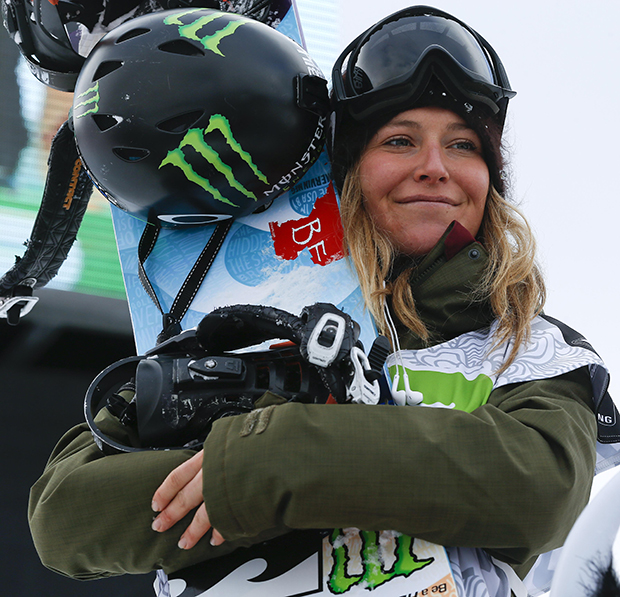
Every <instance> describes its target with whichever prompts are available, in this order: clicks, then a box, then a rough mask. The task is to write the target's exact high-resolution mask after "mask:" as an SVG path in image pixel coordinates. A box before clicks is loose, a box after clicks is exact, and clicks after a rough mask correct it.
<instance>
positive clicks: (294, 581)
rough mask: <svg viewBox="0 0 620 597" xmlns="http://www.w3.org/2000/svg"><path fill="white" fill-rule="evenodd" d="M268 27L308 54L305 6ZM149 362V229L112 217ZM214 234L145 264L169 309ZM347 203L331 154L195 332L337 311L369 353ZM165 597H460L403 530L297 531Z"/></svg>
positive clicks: (191, 575)
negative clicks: (252, 309)
mask: <svg viewBox="0 0 620 597" xmlns="http://www.w3.org/2000/svg"><path fill="white" fill-rule="evenodd" d="M270 10H271V11H272V14H270V15H269V17H268V19H267V21H266V22H267V23H268V24H270V25H271V26H273V27H275V28H276V29H277V30H278V31H280V32H282V33H284V34H285V35H287V36H289V37H290V38H292V39H293V40H294V41H296V42H297V43H298V44H300V45H301V46H304V41H303V36H302V30H301V27H300V23H299V18H298V14H297V11H296V7H295V3H294V1H291V0H276V1H274V2H272V4H271V9H270ZM111 209H112V220H113V225H114V231H115V236H116V242H117V245H118V251H119V256H120V262H121V269H122V273H123V278H124V282H125V287H126V291H127V298H128V303H129V309H130V314H131V320H132V325H133V331H134V336H135V342H136V348H137V352H138V354H144V353H145V352H146V351H148V350H150V349H152V348H153V347H154V346H155V345H156V341H157V336H158V334H159V332H160V331H161V329H162V316H161V313H160V310H159V308H158V307H157V306H156V305H155V303H154V301H153V300H152V298H151V297H150V296H149V294H148V293H147V291H146V290H145V289H144V287H143V285H142V283H141V281H140V274H139V265H140V264H139V258H138V246H139V243H140V239H141V236H142V233H143V231H144V228H145V225H146V224H145V223H144V222H143V221H141V220H138V219H136V218H135V217H133V216H131V215H129V214H128V213H126V212H124V211H122V210H120V209H119V208H117V207H115V206H111ZM214 230H215V225H210V226H208V225H207V226H201V227H195V228H189V229H178V228H177V229H162V230H161V232H160V234H159V237H158V238H157V242H156V244H155V246H154V248H153V250H152V251H151V252H150V254H149V255H148V259H147V260H146V261H145V262H144V263H143V266H144V270H145V271H146V274H147V276H148V279H149V281H150V284H151V286H152V290H153V291H154V292H155V294H156V296H157V299H158V301H159V303H160V305H161V306H162V307H164V308H165V307H170V305H171V304H172V303H173V301H174V299H175V296H176V295H177V293H178V291H179V289H180V288H181V286H182V285H183V283H184V281H185V278H186V276H187V275H188V273H189V271H190V270H191V269H192V267H193V265H194V263H195V262H196V259H197V258H198V256H199V255H200V253H201V251H202V250H203V248H204V247H205V245H206V243H207V242H208V241H209V239H210V238H211V235H212V234H214ZM342 236H343V234H342V226H341V223H340V215H339V207H338V197H337V193H336V191H335V189H334V186H333V183H332V181H331V175H330V165H329V159H328V156H327V153H326V152H325V151H324V152H323V153H322V154H321V156H320V158H319V159H318V160H317V161H316V162H315V163H314V165H313V166H312V167H311V168H310V170H309V171H308V172H307V173H306V175H305V176H304V177H303V178H302V179H301V180H300V181H299V182H298V183H297V184H295V185H294V186H293V187H292V188H291V189H290V190H289V191H288V192H286V193H285V194H283V195H281V196H279V197H278V198H277V199H276V200H275V201H274V203H273V205H271V206H270V207H269V208H268V209H266V210H265V211H264V212H262V213H256V214H252V215H249V216H246V217H243V218H239V219H237V220H235V221H234V222H233V224H232V226H231V228H230V230H229V232H228V234H227V235H226V237H225V239H224V241H223V243H222V245H221V248H220V249H219V251H218V253H217V255H216V257H215V259H214V261H213V263H212V265H211V267H210V269H209V270H208V272H207V274H206V276H205V278H204V280H203V282H202V284H201V285H200V287H199V288H198V290H197V292H196V294H195V296H194V298H193V301H192V303H191V305H190V307H189V309H188V310H187V312H186V313H185V315H184V317H183V319H182V320H181V327H182V328H183V329H184V330H187V329H190V328H193V327H195V326H196V325H197V324H198V323H199V322H200V321H201V319H202V318H203V317H204V316H205V314H207V313H209V312H211V311H213V310H214V309H216V308H218V307H223V306H228V305H235V304H241V303H243V304H256V305H268V306H272V307H277V308H279V309H283V310H285V311H288V312H290V313H293V314H295V315H298V314H299V313H300V312H301V310H302V309H303V307H305V306H308V305H312V304H314V303H316V302H324V303H332V304H334V305H335V306H337V307H338V308H339V309H341V310H343V311H345V312H346V313H348V314H349V315H350V316H351V317H352V318H353V319H354V320H355V321H357V322H358V324H359V325H360V327H361V334H360V340H361V341H362V343H363V345H364V348H365V350H366V351H368V350H369V348H370V346H371V345H372V342H373V341H374V339H375V337H376V329H375V326H374V323H373V321H372V319H371V317H370V315H369V314H368V312H367V311H366V310H365V309H364V302H363V298H362V294H361V291H360V288H359V283H358V280H357V278H356V275H355V273H354V271H353V269H352V267H351V266H350V265H349V263H348V262H347V260H346V259H345V258H344V252H343V248H342ZM155 590H156V593H157V595H158V596H160V597H198V596H204V597H229V596H230V595H235V597H244V596H247V597H250V596H251V597H263V596H264V597H267V596H269V597H293V596H301V595H338V594H343V593H346V594H347V595H353V596H355V595H368V591H369V590H372V595H373V596H374V595H376V596H377V597H401V596H404V595H431V594H432V595H434V594H444V595H446V596H454V597H456V595H457V593H456V589H455V587H454V581H453V579H452V575H451V572H450V566H449V562H448V559H447V556H446V552H445V549H444V548H443V547H440V546H437V545H433V544H430V543H427V542H424V541H419V540H415V539H412V538H411V537H406V536H404V535H400V534H398V533H394V532H392V531H384V532H381V533H376V532H366V531H358V530H357V529H337V530H333V531H331V532H329V533H327V534H325V533H319V532H318V531H309V532H293V533H290V534H288V535H286V536H284V537H281V538H279V539H277V540H274V541H270V542H268V543H264V544H259V545H256V546H254V547H252V548H251V549H239V550H237V551H235V552H233V553H232V554H230V555H227V556H223V557H221V558H217V559H216V560H213V561H211V562H206V563H204V564H200V565H197V566H194V567H192V568H188V569H185V570H182V571H180V572H178V573H176V574H174V575H171V576H170V578H168V577H167V576H166V575H165V574H164V573H163V572H158V574H157V579H156V582H155Z"/></svg>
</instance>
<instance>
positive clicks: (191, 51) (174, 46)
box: [159, 39, 205, 56]
mask: <svg viewBox="0 0 620 597" xmlns="http://www.w3.org/2000/svg"><path fill="white" fill-rule="evenodd" d="M159 49H160V50H161V51H162V52H168V53H169V54H181V55H182V56H204V55H205V53H204V52H203V51H202V50H201V49H200V48H199V47H198V46H195V45H194V44H193V43H191V42H189V41H186V40H184V39H175V40H173V41H168V42H166V43H164V44H161V45H160V46H159Z"/></svg>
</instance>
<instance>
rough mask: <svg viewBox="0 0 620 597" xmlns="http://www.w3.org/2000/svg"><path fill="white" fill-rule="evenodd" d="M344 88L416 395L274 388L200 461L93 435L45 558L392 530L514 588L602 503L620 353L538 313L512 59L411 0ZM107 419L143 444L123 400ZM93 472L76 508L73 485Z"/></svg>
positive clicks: (223, 426)
mask: <svg viewBox="0 0 620 597" xmlns="http://www.w3.org/2000/svg"><path fill="white" fill-rule="evenodd" d="M411 55H413V56H414V58H413V59H412V58H411ZM346 58H348V63H347V67H346V69H343V67H342V65H343V63H344V61H345V59H346ZM333 82H334V104H335V118H334V120H333V129H332V136H333V138H332V142H331V154H332V159H333V166H334V178H335V181H336V184H337V186H338V187H339V190H340V191H341V194H342V202H341V203H342V218H343V226H344V230H345V239H346V243H347V247H348V250H349V253H350V256H351V259H352V261H353V264H354V265H355V267H356V268H357V270H358V272H359V274H360V280H361V285H362V290H363V293H364V296H365V299H366V302H367V305H368V308H369V309H370V310H371V312H372V314H373V315H374V317H375V319H376V321H377V324H378V327H379V329H380V330H381V331H382V332H384V333H385V334H387V335H388V336H389V337H390V338H391V340H392V343H393V345H394V348H395V349H398V350H396V352H395V354H394V355H392V356H391V357H390V360H389V365H390V368H391V371H392V373H393V376H394V383H393V385H392V388H391V392H390V393H391V397H390V398H391V401H392V402H394V403H396V404H401V405H408V406H407V407H406V408H396V407H394V406H392V405H378V406H373V407H367V406H358V405H329V406H325V405H302V404H280V402H281V401H279V400H278V399H277V397H274V396H269V395H267V396H266V397H265V399H264V400H263V401H262V403H261V406H262V407H267V406H268V405H271V408H265V409H264V410H262V411H260V413H259V415H257V416H254V417H253V416H252V415H248V417H246V416H238V417H227V418H225V419H221V420H220V421H218V422H217V423H216V424H215V425H214V428H213V430H212V431H211V433H210V434H209V436H208V437H207V440H206V442H205V444H204V450H203V451H201V452H199V453H197V454H195V455H194V454H192V453H191V452H188V451H185V452H183V451H175V452H164V453H161V452H159V453H152V452H142V453H137V454H123V455H117V456H114V457H107V458H106V457H103V456H102V454H101V453H100V452H99V450H98V448H97V447H96V446H95V444H94V443H93V441H92V437H91V436H90V433H89V432H88V429H87V428H85V427H84V426H82V427H80V428H76V429H74V430H73V431H72V432H70V433H69V435H67V436H65V438H63V440H61V443H60V444H59V445H58V446H57V448H56V450H55V452H54V454H53V455H52V457H51V459H50V462H49V464H48V467H47V469H46V472H45V473H44V475H43V477H42V478H41V479H40V480H39V482H38V483H37V484H36V485H35V487H34V488H33V491H32V496H31V509H30V521H31V526H32V529H33V536H34V538H35V543H36V545H37V548H38V550H39V553H40V555H41V557H42V559H43V561H44V563H46V565H48V566H50V567H52V568H54V569H57V570H59V571H60V572H62V573H64V574H69V575H71V576H74V577H78V578H95V577H98V576H105V575H109V574H119V573H124V572H129V573H140V572H146V571H149V570H153V569H156V568H163V569H164V570H165V571H166V572H173V571H175V570H179V569H180V568H183V567H186V566H189V565H191V564H194V563H198V562H202V561H204V560H207V559H209V558H214V557H218V556H221V555H224V554H226V553H229V552H231V551H232V550H234V549H236V548H237V547H239V546H248V545H252V544H255V543H258V542H260V541H264V540H266V539H271V538H273V537H276V536H279V535H282V534H284V533H287V532H288V531H290V530H291V529H332V528H345V527H355V528H358V529H363V530H367V531H381V530H385V529H393V530H395V531H397V532H398V533H404V534H405V535H409V536H412V537H416V538H419V539H423V540H425V541H428V542H430V543H432V544H437V545H443V546H446V547H447V553H448V556H449V559H450V564H451V567H452V575H453V577H454V582H455V584H456V587H457V588H458V591H459V594H460V595H461V596H463V595H474V594H476V595H477V594H480V593H478V592H476V591H478V590H479V589H477V588H476V587H477V586H479V585H480V584H482V585H484V586H485V587H486V590H487V592H488V594H490V595H498V596H502V597H507V596H508V595H509V594H510V585H511V584H512V588H513V590H514V591H515V592H517V591H519V590H520V587H519V581H518V579H517V578H516V576H515V575H514V573H513V572H511V570H513V569H514V570H516V571H517V573H518V574H519V576H521V577H523V576H524V575H525V574H526V573H527V571H528V570H529V569H530V568H531V566H532V563H533V562H534V561H535V559H536V557H537V556H538V554H540V553H542V552H545V551H549V550H551V549H554V548H556V547H559V546H560V545H561V544H562V542H563V541H564V538H565V537H566V535H567V533H568V530H569V529H570V527H571V525H572V523H573V522H574V521H575V519H576V518H577V516H578V514H579V512H580V511H581V510H582V509H583V507H584V506H585V504H586V502H587V499H588V495H589V489H590V482H591V478H592V475H593V470H594V461H595V443H596V422H595V416H594V414H593V407H592V398H593V392H598V390H597V389H596V388H595V389H593V385H592V384H591V380H590V371H592V372H594V371H595V370H598V369H599V368H602V364H601V363H600V361H599V360H598V358H597V357H596V356H595V355H594V353H592V352H590V351H589V350H587V349H584V348H579V347H569V346H568V345H567V344H566V343H565V342H564V341H563V339H562V334H561V333H560V331H559V328H558V327H557V326H555V325H553V324H551V323H549V322H547V321H546V320H544V319H542V318H540V317H537V315H538V314H539V313H540V311H541V309H542V306H543V303H544V295H545V292H544V285H543V282H542V279H541V276H540V273H539V271H538V269H537V268H536V265H535V263H534V256H533V253H534V249H533V240H532V238H531V234H530V231H529V228H528V227H527V224H526V223H525V222H524V220H523V219H522V218H521V216H520V215H519V214H518V212H516V210H515V209H514V208H512V207H511V206H510V205H509V204H508V203H507V202H506V201H505V200H504V199H503V198H502V193H504V192H505V188H504V185H505V179H504V176H503V172H502V161H501V152H500V138H501V131H502V128H503V124H504V118H505V113H506V105H507V102H508V99H509V98H510V97H512V96H513V95H514V93H513V92H512V91H511V90H510V87H509V84H508V80H507V77H506V75H505V73H504V71H503V68H502V66H501V63H500V62H499V58H498V57H497V56H496V55H495V53H494V52H493V50H492V48H491V47H490V46H489V45H488V44H487V43H486V42H484V40H482V38H480V37H479V36H478V35H477V34H476V33H475V32H473V31H472V30H471V29H469V28H468V27H467V26H466V25H464V24H462V23H461V22H459V21H457V20H456V19H454V18H453V17H451V16H450V15H447V14H445V13H442V12H440V11H436V10H433V9H429V8H428V7H413V8H411V9H408V10H405V11H401V12H399V13H396V14H395V15H392V16H391V17H389V18H388V19H386V20H385V21H383V22H382V23H379V24H377V25H376V26H375V27H373V28H371V29H370V30H369V31H367V32H366V33H365V34H363V35H362V36H360V38H358V39H357V40H355V41H354V42H353V43H352V44H351V45H350V46H349V47H348V48H347V50H345V52H344V53H343V56H341V58H340V59H339V61H338V62H337V64H336V66H335V69H334V77H333ZM549 346H551V347H552V348H551V350H547V351H546V352H545V351H542V352H543V353H544V355H546V358H536V357H537V355H538V354H539V353H538V352H537V351H539V350H540V349H541V347H549ZM533 360H534V361H536V362H534V363H533V362H532V361H533ZM388 392H389V390H388ZM413 405H422V406H427V407H429V408H412V407H411V406H413ZM430 407H435V408H430ZM257 417H258V421H259V423H256V420H257ZM100 428H101V429H102V430H103V431H104V432H105V433H107V434H109V435H112V436H113V437H116V438H118V440H119V441H123V440H124V441H132V437H131V432H130V431H129V430H127V429H125V428H124V427H123V426H122V425H121V424H120V423H119V422H118V421H117V420H115V419H114V418H113V417H112V416H111V415H106V416H105V417H104V419H102V420H101V422H100ZM300 438H302V441H300ZM190 457H191V458H190ZM170 471H172V473H171V474H170V475H169V476H168V477H167V479H166V480H165V482H163V484H162V480H163V479H164V477H166V475H167V474H168V473H169V472H170ZM102 478H105V479H106V482H105V483H104V484H102V483H101V479H102ZM95 486H96V487H98V488H100V491H101V495H100V497H99V500H98V504H92V503H91V502H90V501H89V503H88V504H87V505H82V506H81V507H80V508H79V513H78V517H79V521H78V522H77V523H76V522H75V512H76V506H75V504H76V498H75V496H76V495H77V496H88V495H89V492H90V490H91V488H93V487H95ZM79 499H82V498H79ZM79 499H78V501H79ZM83 499H84V501H86V497H84V498H83ZM68 500H72V503H73V504H74V506H73V508H67V504H68V503H69V502H68ZM147 505H152V510H154V511H155V512H158V513H159V514H158V515H157V516H156V517H155V519H154V520H153V519H152V516H153V513H152V511H151V510H150V508H149V507H148V506H147ZM99 509H101V512H102V515H100V514H99V513H98V511H99ZM151 524H152V529H153V530H154V531H156V532H153V530H151ZM212 527H214V528H213V530H212ZM60 537H61V538H62V539H61V540H60V539H59V538H60ZM85 542H86V545H85ZM59 543H62V545H63V547H62V548H61V549H59V548H58V544H59ZM179 548H180V549H179ZM506 564H508V565H506ZM360 590H361V591H362V592H364V590H363V588H362V589H360ZM415 590H417V589H415V588H412V589H411V591H410V592H415ZM399 594H400V593H399Z"/></svg>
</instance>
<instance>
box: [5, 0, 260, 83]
mask: <svg viewBox="0 0 620 597" xmlns="http://www.w3.org/2000/svg"><path fill="white" fill-rule="evenodd" d="M1 2H2V17H3V21H4V26H5V28H6V30H7V31H8V32H9V35H10V36H11V37H12V39H13V40H14V41H15V43H17V45H18V46H19V48H20V50H21V52H22V54H23V55H24V57H25V58H26V60H27V62H28V66H29V67H30V70H31V71H32V73H33V74H34V75H35V77H37V79H39V80H40V81H42V82H43V83H45V84H46V85H49V86H50V87H54V88H55V89H60V90H61V91H73V89H74V87H75V81H76V80H77V76H78V73H79V72H80V68H81V67H82V64H84V59H85V58H86V57H87V56H88V53H89V52H90V50H91V49H92V48H93V46H94V45H95V44H96V43H97V41H99V40H100V39H101V37H103V35H104V34H105V33H106V32H108V31H110V30H112V29H113V28H114V27H116V26H117V25H120V24H121V23H123V22H125V21H127V20H129V19H132V18H134V17H136V16H138V15H141V14H145V13H150V12H154V11H158V10H165V9H173V8H181V7H197V6H200V7H205V8H217V9H221V10H227V11H231V12H238V13H240V14H244V15H246V16H248V17H251V18H253V19H257V20H265V19H266V18H267V16H268V14H269V12H270V7H271V0H1Z"/></svg>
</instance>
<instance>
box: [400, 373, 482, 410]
mask: <svg viewBox="0 0 620 597" xmlns="http://www.w3.org/2000/svg"><path fill="white" fill-rule="evenodd" d="M398 369H399V371H400V373H401V377H400V381H399V384H398V389H399V390H404V389H405V382H404V379H403V375H402V369H403V368H402V367H401V366H399V367H398ZM405 371H406V374H407V377H408V378H409V387H410V388H411V389H412V390H413V391H415V392H422V394H423V396H424V399H423V402H424V404H429V405H434V404H436V403H438V402H439V403H441V404H443V405H444V406H447V407H450V408H455V409H456V410H463V411H465V412H472V411H473V410H475V409H476V408H478V407H479V406H482V405H483V404H485V403H486V402H487V400H488V399H489V395H490V394H491V390H492V389H493V381H492V380H491V378H490V377H488V376H486V375H484V374H480V375H478V377H476V378H475V379H473V380H469V379H467V378H466V377H465V376H464V375H463V374H462V373H458V372H457V373H443V372H441V371H412V370H411V369H407V368H405ZM395 373H396V366H392V367H390V375H391V376H392V379H393V378H394V374H395Z"/></svg>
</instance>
